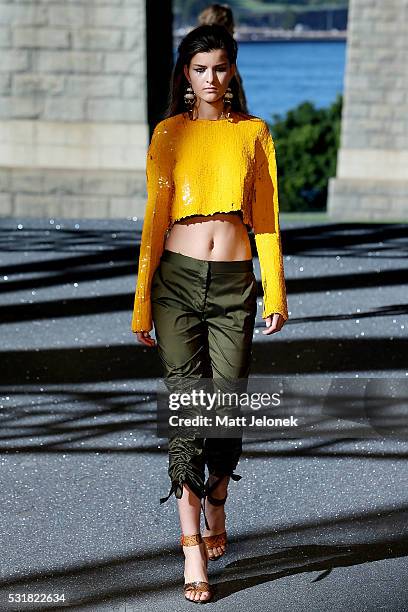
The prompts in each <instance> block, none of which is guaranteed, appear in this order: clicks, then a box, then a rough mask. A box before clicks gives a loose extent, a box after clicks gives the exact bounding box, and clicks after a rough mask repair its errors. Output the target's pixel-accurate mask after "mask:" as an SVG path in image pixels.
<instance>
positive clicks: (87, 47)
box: [0, 0, 170, 218]
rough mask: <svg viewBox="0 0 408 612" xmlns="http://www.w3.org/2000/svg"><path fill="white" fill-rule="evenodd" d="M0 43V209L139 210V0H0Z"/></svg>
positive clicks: (23, 212)
mask: <svg viewBox="0 0 408 612" xmlns="http://www.w3.org/2000/svg"><path fill="white" fill-rule="evenodd" d="M169 25H170V24H169ZM157 45H159V46H160V39H159V40H158V41H157ZM0 47H1V62H0V216H3V217H4V216H14V217H16V216H38V217H43V216H55V217H102V218H103V217H134V216H143V212H144V207H145V199H146V186H145V156H146V148H147V145H148V143H149V125H148V108H147V69H146V65H147V60H146V57H147V54H146V7H145V0H103V1H102V0H75V2H73V1H72V0H52V2H50V0H31V1H30V0H28V1H27V0H14V1H7V0H0ZM162 78H163V75H162ZM164 78H166V75H164Z"/></svg>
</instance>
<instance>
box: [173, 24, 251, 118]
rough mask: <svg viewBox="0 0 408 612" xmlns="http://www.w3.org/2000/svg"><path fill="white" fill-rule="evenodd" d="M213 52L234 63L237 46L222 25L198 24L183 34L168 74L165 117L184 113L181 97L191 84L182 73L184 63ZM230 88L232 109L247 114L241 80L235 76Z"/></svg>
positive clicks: (185, 109) (182, 98)
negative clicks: (169, 80) (232, 95)
mask: <svg viewBox="0 0 408 612" xmlns="http://www.w3.org/2000/svg"><path fill="white" fill-rule="evenodd" d="M216 49H225V51H226V52H227V56H228V60H229V62H230V64H236V61H237V55H238V45H237V43H236V41H235V39H234V37H233V36H231V34H230V33H229V32H228V30H227V29H226V28H225V27H224V26H221V25H217V24H211V25H201V26H198V27H197V28H194V30H191V31H190V32H189V33H188V34H186V36H185V37H184V38H183V40H182V41H181V42H180V44H179V46H178V48H177V53H178V56H177V61H176V64H175V66H174V68H173V72H172V75H171V84H170V94H169V100H168V106H167V109H166V111H165V114H164V118H167V117H172V116H173V115H177V114H179V113H182V112H186V111H187V108H186V105H185V102H184V97H183V96H184V93H185V89H186V87H187V86H188V85H189V84H190V83H189V82H188V80H187V79H186V75H185V74H184V64H186V65H187V66H189V65H190V62H191V59H192V57H193V56H194V55H195V54H196V53H207V52H209V51H214V50H216ZM229 86H230V87H231V91H232V93H233V94H234V97H233V98H232V100H231V107H230V108H231V110H232V111H237V112H242V113H248V111H247V108H246V104H245V96H244V95H243V91H242V85H241V79H240V78H239V77H238V78H237V76H236V75H234V76H233V77H232V79H231V81H230V84H229Z"/></svg>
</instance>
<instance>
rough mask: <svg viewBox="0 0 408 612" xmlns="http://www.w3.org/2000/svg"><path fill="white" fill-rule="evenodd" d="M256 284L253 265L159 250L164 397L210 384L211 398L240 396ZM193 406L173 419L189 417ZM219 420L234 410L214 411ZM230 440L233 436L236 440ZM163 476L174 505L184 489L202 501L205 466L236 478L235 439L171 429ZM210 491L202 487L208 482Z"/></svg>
mask: <svg viewBox="0 0 408 612" xmlns="http://www.w3.org/2000/svg"><path fill="white" fill-rule="evenodd" d="M256 301H257V281H256V277H255V274H254V270H253V262H252V259H247V260H240V261H210V260H203V259H196V258H194V257H189V256H187V255H183V254H181V253H176V252H173V251H169V250H167V249H165V250H164V251H163V253H162V256H161V259H160V262H159V265H158V267H157V269H156V271H155V273H154V275H153V278H152V287H151V303H152V318H153V322H154V327H155V333H156V341H157V349H158V355H159V358H160V361H161V364H162V366H163V381H164V383H165V386H166V388H167V390H168V391H169V392H172V391H177V392H180V391H183V392H188V391H189V390H191V389H192V388H196V389H197V388H199V387H200V380H201V381H202V380H203V379H205V380H206V381H207V384H208V380H209V379H212V380H211V382H212V384H213V387H214V392H216V391H222V392H226V393H231V392H233V391H237V392H239V393H242V392H243V391H245V390H246V385H247V382H248V381H247V379H248V376H249V373H250V366H251V361H252V338H253V331H254V325H255V317H256V311H257V302H256ZM195 410H196V409H195V408H193V407H192V406H191V405H189V406H187V407H184V408H183V407H182V408H181V409H180V410H179V413H180V412H181V414H179V415H178V416H194V415H195V414H196V412H195ZM216 410H217V414H219V415H220V416H225V415H228V416H233V414H236V412H234V410H236V406H235V408H234V406H231V405H230V404H228V405H227V403H225V404H222V403H221V404H220V405H217V407H216ZM234 435H235V434H234ZM168 450H169V455H168V475H169V477H170V480H171V488H170V492H169V494H168V495H167V497H164V498H161V499H160V503H163V502H165V501H167V500H168V499H169V497H170V496H171V495H172V493H174V495H175V497H176V498H178V499H180V498H181V496H182V494H183V484H186V485H188V486H189V487H190V489H191V491H192V492H193V493H194V494H195V495H196V496H197V497H198V498H199V499H200V500H201V499H203V498H205V496H206V490H207V485H206V484H205V482H204V480H205V466H207V468H208V472H209V474H211V475H214V476H217V477H222V476H227V475H228V476H230V477H231V478H232V479H233V480H239V479H240V478H241V476H239V475H238V474H234V470H235V468H236V466H237V464H238V461H239V458H240V456H241V453H242V435H241V434H239V435H238V437H213V436H211V437H207V438H203V437H198V436H197V435H195V434H194V431H191V429H189V430H188V431H185V432H184V431H182V432H181V433H180V432H179V430H177V434H176V435H170V436H169V439H168ZM207 484H208V483H207Z"/></svg>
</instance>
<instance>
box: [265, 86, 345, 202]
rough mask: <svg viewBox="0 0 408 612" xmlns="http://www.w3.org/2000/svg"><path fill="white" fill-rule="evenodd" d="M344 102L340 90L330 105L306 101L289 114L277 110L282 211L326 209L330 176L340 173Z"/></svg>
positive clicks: (275, 126) (275, 133)
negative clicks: (338, 166)
mask: <svg viewBox="0 0 408 612" xmlns="http://www.w3.org/2000/svg"><path fill="white" fill-rule="evenodd" d="M342 103H343V97H342V95H341V94H338V95H337V97H336V100H335V101H334V102H333V104H332V105H330V106H329V107H327V108H315V106H314V104H313V103H311V102H309V101H305V102H303V103H302V104H299V105H298V106H297V107H296V108H294V109H291V110H290V111H288V112H287V113H286V116H281V115H279V114H276V113H275V114H273V119H274V122H273V123H272V124H271V125H270V130H271V134H272V136H273V140H274V142H275V148H276V157H277V164H278V189H279V203H280V209H281V210H282V211H303V212H304V211H318V210H319V211H321V210H325V208H326V202H327V190H328V182H329V178H330V177H333V176H336V165H337V151H338V148H339V142H340V124H341V109H342Z"/></svg>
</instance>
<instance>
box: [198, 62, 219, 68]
mask: <svg viewBox="0 0 408 612" xmlns="http://www.w3.org/2000/svg"><path fill="white" fill-rule="evenodd" d="M226 63H227V62H221V63H220V64H216V65H215V67H217V66H225V65H226ZM193 66H199V68H207V66H206V65H205V64H193Z"/></svg>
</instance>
